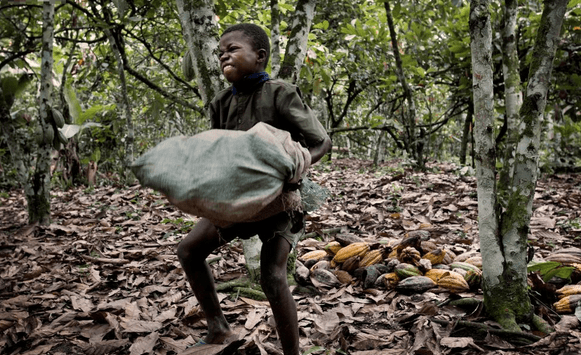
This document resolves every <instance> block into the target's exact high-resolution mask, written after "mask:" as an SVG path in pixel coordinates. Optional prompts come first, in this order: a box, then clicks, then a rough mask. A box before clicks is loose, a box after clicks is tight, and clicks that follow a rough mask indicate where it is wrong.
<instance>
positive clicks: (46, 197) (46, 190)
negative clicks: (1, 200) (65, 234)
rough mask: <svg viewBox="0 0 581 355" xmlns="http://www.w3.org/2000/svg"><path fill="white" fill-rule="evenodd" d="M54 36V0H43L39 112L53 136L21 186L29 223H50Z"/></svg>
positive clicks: (40, 147) (41, 147) (44, 146)
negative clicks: (23, 190) (26, 181)
mask: <svg viewBox="0 0 581 355" xmlns="http://www.w3.org/2000/svg"><path fill="white" fill-rule="evenodd" d="M53 39H54V3H53V2H52V1H46V2H44V3H43V5H42V52H41V56H42V57H41V66H40V67H41V70H40V91H39V102H40V108H39V114H40V121H39V123H40V125H41V127H42V130H43V132H45V136H46V132H49V131H52V133H53V134H52V135H51V134H49V135H48V136H49V137H50V136H52V137H53V139H52V140H49V139H44V140H43V142H42V143H41V144H40V145H39V147H38V151H37V156H36V166H35V169H34V173H33V174H32V177H31V181H29V184H30V185H29V186H30V187H31V188H30V187H28V188H27V187H25V194H26V199H27V201H28V220H29V222H30V223H36V222H38V223H40V224H49V223H50V163H51V152H52V145H53V141H54V139H58V138H55V137H56V135H57V134H58V132H56V131H55V130H54V128H53V125H52V123H51V121H52V118H51V107H52V90H53V86H52V65H53V59H52V43H53Z"/></svg>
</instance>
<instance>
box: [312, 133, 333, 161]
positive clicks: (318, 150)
mask: <svg viewBox="0 0 581 355" xmlns="http://www.w3.org/2000/svg"><path fill="white" fill-rule="evenodd" d="M331 146H332V143H331V139H330V138H329V136H326V137H325V139H323V140H322V141H321V142H320V143H319V144H317V145H315V146H312V147H309V153H311V165H313V164H315V163H316V162H318V161H319V160H321V158H322V157H323V156H324V155H325V154H327V152H329V150H331Z"/></svg>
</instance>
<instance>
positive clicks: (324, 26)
mask: <svg viewBox="0 0 581 355" xmlns="http://www.w3.org/2000/svg"><path fill="white" fill-rule="evenodd" d="M313 28H317V29H322V30H326V29H327V28H329V21H327V20H325V21H323V22H319V23H317V24H316V25H314V26H313Z"/></svg>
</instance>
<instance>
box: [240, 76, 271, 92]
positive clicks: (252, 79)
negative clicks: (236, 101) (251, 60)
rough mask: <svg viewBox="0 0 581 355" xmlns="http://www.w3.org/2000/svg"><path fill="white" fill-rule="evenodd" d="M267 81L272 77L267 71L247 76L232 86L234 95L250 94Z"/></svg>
mask: <svg viewBox="0 0 581 355" xmlns="http://www.w3.org/2000/svg"><path fill="white" fill-rule="evenodd" d="M267 80H270V77H269V76H268V73H267V72H265V71H261V72H256V73H252V74H249V75H246V76H245V77H244V78H242V80H240V81H238V82H236V83H234V84H233V85H232V93H233V94H234V95H236V94H238V93H244V92H248V91H250V90H251V89H252V88H254V86H256V85H257V84H260V83H263V82H265V81H267Z"/></svg>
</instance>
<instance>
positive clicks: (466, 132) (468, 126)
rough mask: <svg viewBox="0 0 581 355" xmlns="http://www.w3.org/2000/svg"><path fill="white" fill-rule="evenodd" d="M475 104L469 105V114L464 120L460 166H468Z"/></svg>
mask: <svg viewBox="0 0 581 355" xmlns="http://www.w3.org/2000/svg"><path fill="white" fill-rule="evenodd" d="M473 105H474V104H473V103H469V104H468V113H467V114H466V117H465V118H464V129H463V130H462V142H461V143H460V164H462V165H465V164H466V154H467V151H468V143H469V142H472V120H473V113H474V109H473Z"/></svg>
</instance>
